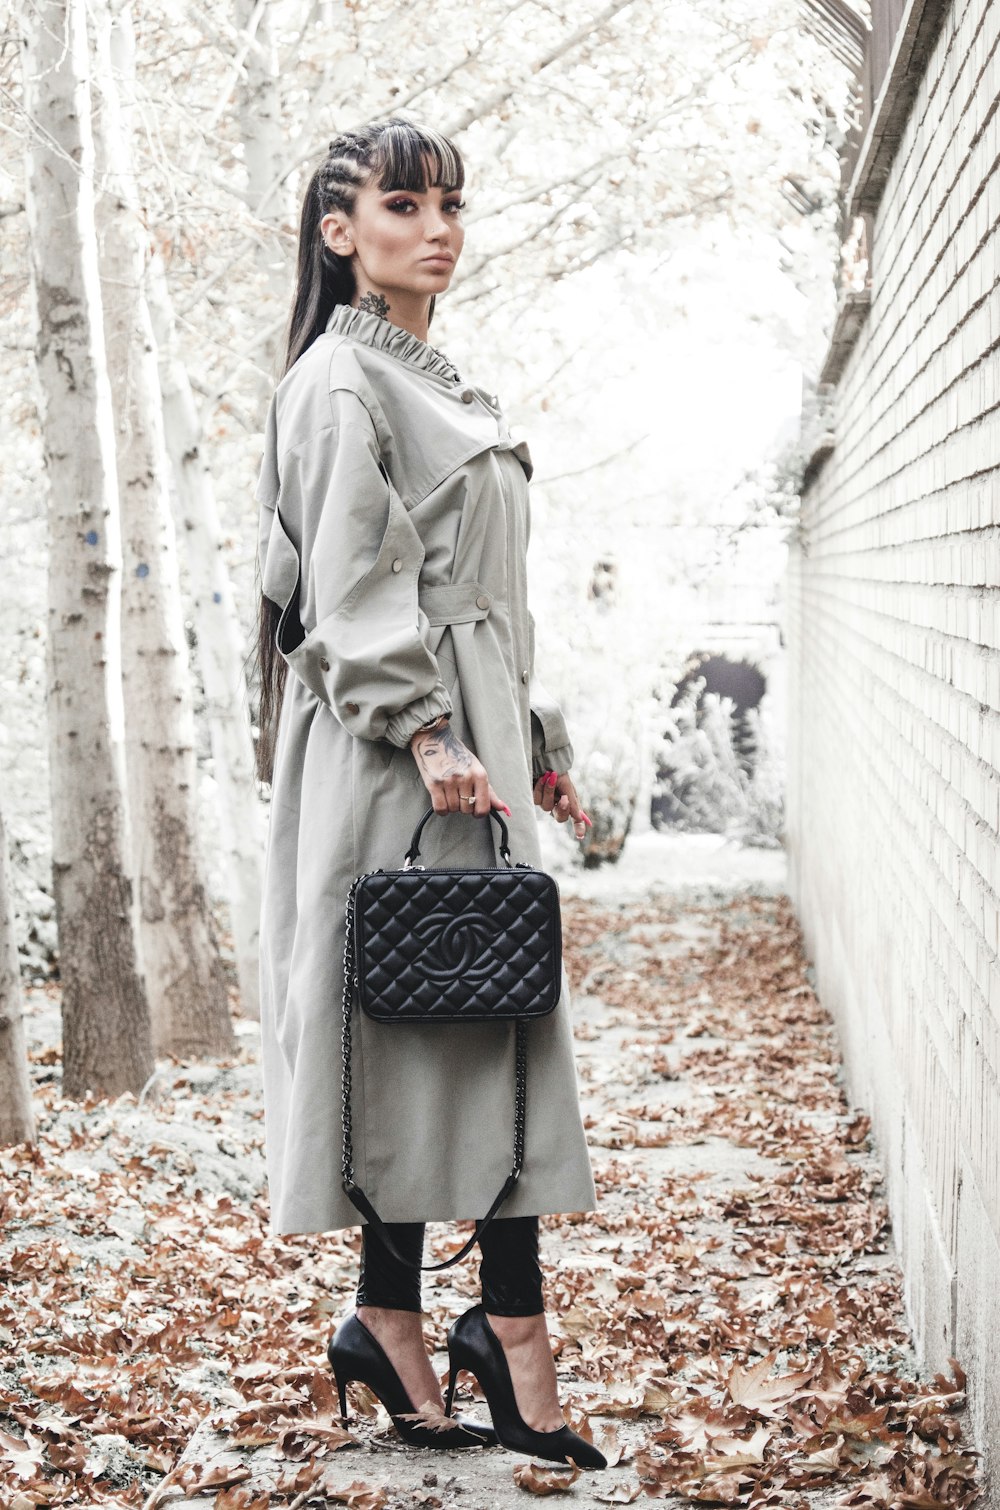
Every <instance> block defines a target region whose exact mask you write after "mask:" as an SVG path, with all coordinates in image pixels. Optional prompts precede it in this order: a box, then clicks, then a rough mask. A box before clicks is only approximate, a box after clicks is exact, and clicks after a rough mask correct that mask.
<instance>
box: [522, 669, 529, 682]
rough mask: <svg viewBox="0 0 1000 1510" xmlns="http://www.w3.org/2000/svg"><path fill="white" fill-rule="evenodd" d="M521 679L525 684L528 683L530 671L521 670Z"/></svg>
mask: <svg viewBox="0 0 1000 1510" xmlns="http://www.w3.org/2000/svg"><path fill="white" fill-rule="evenodd" d="M521 680H522V682H523V683H524V685H525V686H527V685H528V673H527V672H526V671H522V672H521Z"/></svg>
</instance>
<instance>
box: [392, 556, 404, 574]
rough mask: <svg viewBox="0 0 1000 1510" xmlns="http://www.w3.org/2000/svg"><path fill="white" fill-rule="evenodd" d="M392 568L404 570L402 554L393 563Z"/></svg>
mask: <svg viewBox="0 0 1000 1510" xmlns="http://www.w3.org/2000/svg"><path fill="white" fill-rule="evenodd" d="M392 569H393V571H402V569H403V561H402V557H400V556H397V557H396V559H395V561H394V562H393V563H392Z"/></svg>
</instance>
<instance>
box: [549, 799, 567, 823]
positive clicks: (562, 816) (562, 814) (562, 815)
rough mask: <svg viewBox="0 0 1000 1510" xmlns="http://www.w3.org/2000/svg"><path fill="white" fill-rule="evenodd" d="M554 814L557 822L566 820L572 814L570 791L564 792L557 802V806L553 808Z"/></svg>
mask: <svg viewBox="0 0 1000 1510" xmlns="http://www.w3.org/2000/svg"><path fill="white" fill-rule="evenodd" d="M552 816H553V818H555V820H556V822H557V823H565V822H566V819H567V818H568V817H569V816H570V806H569V794H568V792H563V794H562V796H561V797H560V798H559V801H558V802H557V803H556V805H555V807H554V808H553V810H552Z"/></svg>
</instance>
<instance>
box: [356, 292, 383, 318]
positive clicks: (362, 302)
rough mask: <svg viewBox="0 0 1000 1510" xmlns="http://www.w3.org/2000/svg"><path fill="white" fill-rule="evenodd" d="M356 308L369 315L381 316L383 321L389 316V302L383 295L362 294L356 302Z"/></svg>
mask: <svg viewBox="0 0 1000 1510" xmlns="http://www.w3.org/2000/svg"><path fill="white" fill-rule="evenodd" d="M358 308H359V309H364V310H367V311H368V313H369V314H370V315H381V316H382V319H383V320H385V319H387V318H388V315H389V301H388V299H387V298H386V297H385V295H384V294H373V293H371V292H369V293H366V294H362V295H361V298H360V299H359V300H358Z"/></svg>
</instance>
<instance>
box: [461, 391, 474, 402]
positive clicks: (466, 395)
mask: <svg viewBox="0 0 1000 1510" xmlns="http://www.w3.org/2000/svg"><path fill="white" fill-rule="evenodd" d="M475 396H476V395H475V394H474V393H473V391H472V389H471V388H463V389H462V403H463V404H471V403H472V400H473V399H474V398H475Z"/></svg>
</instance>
